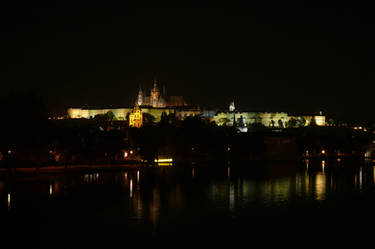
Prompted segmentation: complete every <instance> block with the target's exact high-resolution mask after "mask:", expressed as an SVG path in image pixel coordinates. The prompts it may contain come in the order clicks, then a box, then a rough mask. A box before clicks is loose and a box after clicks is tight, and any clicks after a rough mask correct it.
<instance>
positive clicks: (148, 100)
mask: <svg viewBox="0 0 375 249" xmlns="http://www.w3.org/2000/svg"><path fill="white" fill-rule="evenodd" d="M137 104H138V106H142V107H153V108H167V107H182V106H187V104H186V102H185V101H184V99H183V97H182V96H170V97H169V98H168V99H167V96H166V95H165V92H163V94H161V93H160V90H159V88H158V86H157V82H156V80H154V84H153V87H152V89H151V91H150V95H149V96H144V94H143V92H142V89H139V92H138V96H137Z"/></svg>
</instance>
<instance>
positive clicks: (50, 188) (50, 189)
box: [49, 184, 53, 195]
mask: <svg viewBox="0 0 375 249" xmlns="http://www.w3.org/2000/svg"><path fill="white" fill-rule="evenodd" d="M52 190H53V189H52V184H50V185H49V195H52Z"/></svg>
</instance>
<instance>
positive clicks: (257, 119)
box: [212, 112, 326, 128]
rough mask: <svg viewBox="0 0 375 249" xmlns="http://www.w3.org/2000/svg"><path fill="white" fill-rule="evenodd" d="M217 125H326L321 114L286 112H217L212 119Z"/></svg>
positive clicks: (281, 126)
mask: <svg viewBox="0 0 375 249" xmlns="http://www.w3.org/2000/svg"><path fill="white" fill-rule="evenodd" d="M212 120H213V121H215V123H216V124H217V125H219V126H221V125H227V126H233V124H234V122H235V125H236V126H251V125H253V124H261V125H263V126H266V127H277V128H286V127H290V126H308V125H310V124H311V122H312V121H313V122H315V124H316V125H317V126H325V125H326V117H325V116H323V115H301V116H296V115H290V114H288V113H286V112H219V113H216V115H215V116H214V117H213V119H212Z"/></svg>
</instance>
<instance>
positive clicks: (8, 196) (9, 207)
mask: <svg viewBox="0 0 375 249" xmlns="http://www.w3.org/2000/svg"><path fill="white" fill-rule="evenodd" d="M8 208H10V193H8Z"/></svg>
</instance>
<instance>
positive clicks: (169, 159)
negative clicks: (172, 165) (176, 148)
mask: <svg viewBox="0 0 375 249" xmlns="http://www.w3.org/2000/svg"><path fill="white" fill-rule="evenodd" d="M165 162H173V159H172V158H165V159H155V163H165Z"/></svg>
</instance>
